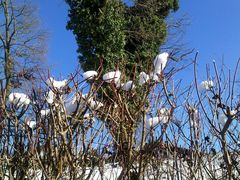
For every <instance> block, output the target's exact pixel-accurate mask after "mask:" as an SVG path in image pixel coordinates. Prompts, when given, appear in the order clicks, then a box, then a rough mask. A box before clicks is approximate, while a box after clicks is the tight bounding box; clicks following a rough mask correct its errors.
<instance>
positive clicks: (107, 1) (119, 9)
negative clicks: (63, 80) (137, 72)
mask: <svg viewBox="0 0 240 180" xmlns="http://www.w3.org/2000/svg"><path fill="white" fill-rule="evenodd" d="M66 2H67V4H68V5H69V7H70V9H69V21H68V25H67V29H69V30H72V31H73V33H74V35H75V37H76V40H77V44H78V53H79V61H80V63H81V65H82V68H83V70H89V69H96V68H97V67H98V66H99V64H100V59H103V67H104V70H109V69H114V68H115V66H116V65H118V66H125V67H126V68H125V69H126V70H127V71H128V70H131V69H132V68H133V66H134V65H137V66H139V67H142V66H143V65H144V67H147V65H148V62H151V59H152V58H153V57H154V56H155V55H156V53H157V52H158V51H159V46H160V45H162V44H163V43H164V41H165V38H166V36H167V25H166V21H165V20H166V17H167V16H168V15H169V13H170V12H172V11H176V10H177V9H178V1H177V0H136V1H134V3H133V5H132V6H129V5H127V4H126V3H124V2H123V1H121V0H92V1H88V0H66Z"/></svg>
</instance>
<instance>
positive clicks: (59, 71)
mask: <svg viewBox="0 0 240 180" xmlns="http://www.w3.org/2000/svg"><path fill="white" fill-rule="evenodd" d="M33 2H34V3H35V4H36V5H37V6H38V7H39V15H40V18H41V21H42V24H43V25H44V27H45V28H46V29H47V30H48V32H49V42H48V55H47V60H48V62H47V63H48V64H49V66H50V67H52V70H51V72H52V73H53V75H55V76H56V77H59V75H62V76H63V77H66V75H68V74H69V73H71V72H73V71H74V69H75V67H76V65H77V53H76V49H77V45H76V42H75V39H74V36H73V34H72V32H71V31H67V30H66V28H65V27H66V23H67V19H68V17H67V8H68V7H67V5H66V4H65V2H64V0H33ZM239 9H240V1H239V0H231V1H229V0H201V1H200V0H198V1H193V0H192V1H190V0H180V10H179V11H178V13H177V16H181V15H184V14H187V16H188V18H189V20H190V25H189V26H187V27H186V28H185V30H186V31H185V35H184V37H183V40H182V41H183V42H184V43H186V44H187V47H189V48H195V49H196V50H198V51H199V61H200V66H199V68H203V67H204V66H203V65H204V64H206V63H211V62H212V60H213V59H215V60H216V62H218V63H219V64H220V63H221V61H222V59H223V58H224V61H225V63H226V64H228V65H229V66H230V67H231V68H233V67H234V64H236V62H237V59H238V58H239V57H240V22H239V19H240V10H239ZM189 73H192V72H191V71H189Z"/></svg>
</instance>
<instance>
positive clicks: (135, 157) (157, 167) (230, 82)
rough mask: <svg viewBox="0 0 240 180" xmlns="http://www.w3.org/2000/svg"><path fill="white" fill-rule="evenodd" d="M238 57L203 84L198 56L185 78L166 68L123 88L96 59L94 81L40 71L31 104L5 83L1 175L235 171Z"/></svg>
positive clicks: (189, 175) (225, 174)
mask: <svg viewBox="0 0 240 180" xmlns="http://www.w3.org/2000/svg"><path fill="white" fill-rule="evenodd" d="M238 64H239V61H238V63H237V65H236V69H235V70H234V71H229V70H228V69H227V68H225V67H223V68H222V69H219V68H217V65H216V64H215V63H213V65H211V68H209V69H207V72H206V76H205V78H206V79H205V80H206V81H203V82H202V83H200V82H201V81H200V79H198V73H197V62H196V59H195V60H194V63H193V74H194V78H195V82H193V83H192V84H189V85H185V84H184V85H183V84H182V83H181V82H182V81H181V80H177V79H179V78H178V76H177V73H178V70H177V69H175V68H171V67H168V66H167V67H166V68H165V69H164V71H163V72H162V73H161V74H158V77H156V78H157V79H155V80H153V79H151V78H150V79H149V80H148V79H147V78H145V79H141V80H144V82H143V83H140V84H142V85H140V84H139V80H140V79H139V78H140V77H139V74H137V73H136V74H135V76H133V78H132V79H131V80H132V82H133V83H131V82H130V85H131V86H129V85H128V86H121V85H119V84H118V83H119V82H117V81H115V79H112V80H109V81H108V80H106V79H105V80H103V74H102V73H101V67H100V68H99V69H98V70H96V71H97V74H95V76H94V77H93V76H91V77H90V76H89V77H88V79H83V78H82V77H81V76H82V74H81V73H79V71H78V72H77V73H75V74H73V75H71V76H70V77H69V78H68V79H67V81H61V82H60V81H55V80H53V79H48V80H47V81H46V79H47V78H49V77H46V79H44V78H43V81H42V84H40V85H39V84H37V85H33V86H32V87H33V88H32V89H28V90H27V91H25V92H24V93H25V94H27V95H28V96H27V97H24V98H25V100H26V99H28V98H29V100H28V101H27V102H26V101H23V100H22V99H21V98H17V97H16V96H17V95H16V94H15V96H14V94H10V96H9V94H6V91H5V89H4V84H3V83H1V96H0V97H1V99H0V105H1V108H0V176H1V179H4V178H9V179H24V178H27V179H34V178H39V179H40V178H45V179H59V178H66V179H94V178H95V179H96V172H97V173H98V175H99V176H100V177H99V178H101V177H103V178H109V177H110V176H111V178H112V179H160V178H163V177H168V178H169V179H238V177H239V176H240V169H239V168H240V165H239V156H240V153H239V151H240V126H239V123H240V119H239V116H240V113H239V111H240V99H239V95H240V94H239V92H240V91H239V77H238V72H237V70H238ZM119 70H120V71H121V76H120V80H121V82H122V83H123V82H127V81H128V80H130V79H129V77H126V76H125V74H124V70H122V69H119ZM115 73H116V71H115ZM85 75H86V74H85ZM145 77H146V76H145ZM176 77H177V78H176ZM54 83H55V84H54ZM33 84H34V82H33ZM124 87H126V88H125V89H124ZM15 92H16V91H15ZM11 96H12V97H11ZM21 97H22V96H21ZM9 99H10V100H9ZM111 178H110V179H111Z"/></svg>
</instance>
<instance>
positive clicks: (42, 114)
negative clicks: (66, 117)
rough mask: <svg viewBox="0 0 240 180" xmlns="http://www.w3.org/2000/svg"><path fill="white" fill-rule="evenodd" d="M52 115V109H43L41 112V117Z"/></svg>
mask: <svg viewBox="0 0 240 180" xmlns="http://www.w3.org/2000/svg"><path fill="white" fill-rule="evenodd" d="M49 113H50V109H42V110H41V111H40V114H41V116H47V115H48V114H49Z"/></svg>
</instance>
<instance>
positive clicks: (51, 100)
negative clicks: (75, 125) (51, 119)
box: [46, 90, 55, 104]
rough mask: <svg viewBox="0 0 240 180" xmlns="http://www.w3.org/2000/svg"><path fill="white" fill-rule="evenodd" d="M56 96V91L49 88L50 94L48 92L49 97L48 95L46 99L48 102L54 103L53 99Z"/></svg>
mask: <svg viewBox="0 0 240 180" xmlns="http://www.w3.org/2000/svg"><path fill="white" fill-rule="evenodd" d="M54 96H55V94H54V92H53V91H52V90H49V91H48V94H47V97H46V100H47V102H48V103H49V104H52V103H53V101H54Z"/></svg>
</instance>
